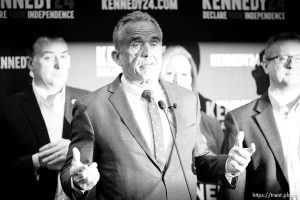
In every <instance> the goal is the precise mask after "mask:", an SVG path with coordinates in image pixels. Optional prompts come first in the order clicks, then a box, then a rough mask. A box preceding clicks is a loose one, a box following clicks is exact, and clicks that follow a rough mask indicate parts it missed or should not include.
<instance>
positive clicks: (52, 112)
mask: <svg viewBox="0 0 300 200" xmlns="http://www.w3.org/2000/svg"><path fill="white" fill-rule="evenodd" d="M32 88H33V92H34V95H35V97H36V99H37V102H38V104H39V107H40V110H41V113H42V116H43V118H44V122H45V124H46V127H47V131H48V135H49V138H50V142H55V141H58V140H60V139H62V132H63V124H64V113H65V86H64V87H63V88H62V89H61V90H60V91H59V92H58V93H56V94H49V92H48V91H47V90H45V89H43V88H41V87H38V86H37V85H36V84H35V82H34V81H33V82H32ZM34 162H36V161H34ZM38 163H39V162H38ZM37 178H38V176H37ZM57 182H58V184H57V188H56V195H55V198H54V200H61V199H68V198H67V197H66V195H65V194H64V193H63V191H62V187H61V183H60V178H59V174H58V177H57Z"/></svg>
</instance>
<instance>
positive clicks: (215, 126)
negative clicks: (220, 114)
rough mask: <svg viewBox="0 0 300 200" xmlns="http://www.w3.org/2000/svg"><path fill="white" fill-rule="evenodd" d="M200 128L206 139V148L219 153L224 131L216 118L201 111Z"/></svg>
mask: <svg viewBox="0 0 300 200" xmlns="http://www.w3.org/2000/svg"><path fill="white" fill-rule="evenodd" d="M200 130H201V133H202V134H203V135H204V136H205V138H206V140H207V146H208V149H209V150H210V151H212V152H213V153H215V154H219V153H220V152H221V148H222V144H223V141H224V133H223V131H222V129H221V126H220V123H219V121H218V120H217V118H214V117H211V116H209V115H207V114H206V113H205V112H203V111H201V123H200Z"/></svg>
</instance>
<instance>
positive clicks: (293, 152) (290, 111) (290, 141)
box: [268, 90, 300, 197]
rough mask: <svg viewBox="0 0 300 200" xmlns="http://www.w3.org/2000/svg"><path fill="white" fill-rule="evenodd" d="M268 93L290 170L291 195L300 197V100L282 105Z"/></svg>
mask: <svg viewBox="0 0 300 200" xmlns="http://www.w3.org/2000/svg"><path fill="white" fill-rule="evenodd" d="M268 92H269V98H270V101H271V105H272V109H273V114H274V118H275V121H276V125H277V128H278V131H279V135H280V139H281V142H282V149H283V154H284V158H285V161H286V166H287V169H288V179H289V180H288V182H289V188H290V195H297V196H298V197H300V170H299V169H300V155H299V145H300V144H299V140H300V98H299V97H298V100H297V101H296V103H295V104H293V105H291V106H287V105H281V104H280V103H279V102H278V100H277V99H276V96H275V95H274V94H273V93H272V92H271V91H270V90H269V91H268Z"/></svg>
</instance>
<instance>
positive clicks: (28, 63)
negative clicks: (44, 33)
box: [26, 56, 33, 78]
mask: <svg viewBox="0 0 300 200" xmlns="http://www.w3.org/2000/svg"><path fill="white" fill-rule="evenodd" d="M26 66H27V67H28V69H29V76H30V77H31V78H33V59H32V58H31V57H29V56H27V57H26Z"/></svg>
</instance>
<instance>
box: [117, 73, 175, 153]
mask: <svg viewBox="0 0 300 200" xmlns="http://www.w3.org/2000/svg"><path fill="white" fill-rule="evenodd" d="M121 83H122V86H123V88H124V91H125V95H126V97H127V99H128V102H129V105H130V108H131V110H132V112H133V115H134V117H135V119H136V121H137V123H138V125H139V127H140V130H141V132H142V134H143V137H144V139H145V141H146V143H147V145H148V147H149V149H150V150H151V152H152V153H153V152H154V145H153V136H152V129H151V120H150V116H149V113H148V110H147V102H146V99H144V98H143V97H142V93H143V91H144V90H151V91H152V92H153V97H154V100H155V102H156V103H158V101H160V100H162V101H164V102H165V103H167V97H166V94H165V93H164V91H163V89H162V88H161V86H160V85H159V83H158V82H156V83H155V84H145V85H143V86H141V85H138V84H134V83H131V82H129V81H128V80H127V79H126V78H125V76H124V75H123V76H122V78H121ZM158 111H159V115H160V118H161V121H162V128H163V136H164V148H165V151H166V152H167V148H168V145H169V143H170V141H171V137H172V135H171V129H170V126H169V123H168V119H167V117H166V115H165V114H164V112H163V111H162V110H161V109H159V108H158Z"/></svg>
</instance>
